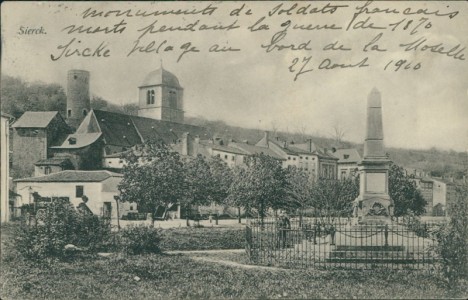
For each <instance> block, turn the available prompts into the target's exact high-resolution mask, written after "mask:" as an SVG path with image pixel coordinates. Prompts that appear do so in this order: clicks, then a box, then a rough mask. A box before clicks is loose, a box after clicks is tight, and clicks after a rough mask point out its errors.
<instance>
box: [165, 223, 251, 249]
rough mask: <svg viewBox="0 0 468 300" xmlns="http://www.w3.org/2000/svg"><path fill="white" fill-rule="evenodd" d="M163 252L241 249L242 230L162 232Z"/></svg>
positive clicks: (167, 230) (217, 229)
mask: <svg viewBox="0 0 468 300" xmlns="http://www.w3.org/2000/svg"><path fill="white" fill-rule="evenodd" d="M161 232H162V241H161V249H163V250H209V249H243V248H244V247H245V229H244V228H236V227H234V228H216V227H205V228H193V227H185V228H184V227H183V228H171V229H163V230H162V231H161Z"/></svg>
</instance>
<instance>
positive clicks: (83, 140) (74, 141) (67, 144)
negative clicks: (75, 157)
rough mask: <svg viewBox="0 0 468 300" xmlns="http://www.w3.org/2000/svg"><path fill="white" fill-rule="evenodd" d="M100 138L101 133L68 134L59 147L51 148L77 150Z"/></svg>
mask: <svg viewBox="0 0 468 300" xmlns="http://www.w3.org/2000/svg"><path fill="white" fill-rule="evenodd" d="M100 137H101V133H99V132H93V133H79V134H76V133H75V134H69V135H68V137H67V138H66V139H65V141H64V142H63V143H62V145H60V146H55V147H51V148H54V149H58V148H60V149H78V148H83V147H86V146H89V145H91V144H93V143H94V142H96V141H97V140H98V139H99V138H100Z"/></svg>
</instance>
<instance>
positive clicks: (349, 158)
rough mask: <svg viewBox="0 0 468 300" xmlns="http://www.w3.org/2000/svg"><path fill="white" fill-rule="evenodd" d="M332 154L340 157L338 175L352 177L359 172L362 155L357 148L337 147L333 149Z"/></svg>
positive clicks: (343, 177)
mask: <svg viewBox="0 0 468 300" xmlns="http://www.w3.org/2000/svg"><path fill="white" fill-rule="evenodd" d="M331 155H333V156H334V157H336V158H338V162H337V164H338V176H339V178H340V179H345V178H350V177H352V176H355V175H356V174H357V170H358V163H359V162H360V161H361V156H360V155H359V152H358V151H357V150H356V149H354V148H349V149H336V150H334V151H332V153H331Z"/></svg>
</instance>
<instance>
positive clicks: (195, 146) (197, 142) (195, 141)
mask: <svg viewBox="0 0 468 300" xmlns="http://www.w3.org/2000/svg"><path fill="white" fill-rule="evenodd" d="M199 152H200V137H199V136H198V135H196V136H195V138H194V139H193V156H197V155H198V153H199Z"/></svg>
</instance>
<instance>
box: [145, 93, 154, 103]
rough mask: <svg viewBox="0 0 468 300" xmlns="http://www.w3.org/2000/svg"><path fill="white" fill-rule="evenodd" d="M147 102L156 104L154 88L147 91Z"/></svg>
mask: <svg viewBox="0 0 468 300" xmlns="http://www.w3.org/2000/svg"><path fill="white" fill-rule="evenodd" d="M146 104H148V105H149V104H154V90H148V91H146Z"/></svg>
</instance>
